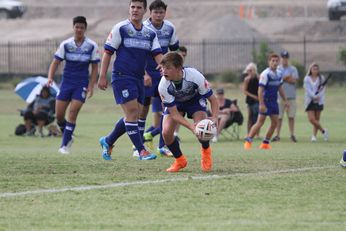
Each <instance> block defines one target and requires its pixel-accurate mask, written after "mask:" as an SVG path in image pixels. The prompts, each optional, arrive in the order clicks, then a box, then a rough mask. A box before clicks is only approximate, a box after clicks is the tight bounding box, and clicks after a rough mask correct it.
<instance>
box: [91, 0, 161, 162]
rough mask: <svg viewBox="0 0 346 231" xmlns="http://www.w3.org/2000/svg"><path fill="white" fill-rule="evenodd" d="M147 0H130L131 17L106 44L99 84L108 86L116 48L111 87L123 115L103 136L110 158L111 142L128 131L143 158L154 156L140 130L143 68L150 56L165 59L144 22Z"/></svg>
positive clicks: (102, 141)
mask: <svg viewBox="0 0 346 231" xmlns="http://www.w3.org/2000/svg"><path fill="white" fill-rule="evenodd" d="M146 8H147V1H146V0H131V1H130V6H129V14H130V16H129V19H127V20H124V21H122V22H119V23H118V24H116V25H115V26H114V27H113V29H112V31H111V33H110V34H109V36H108V38H107V41H106V43H105V45H104V49H105V52H104V54H103V57H102V62H101V72H100V78H99V81H98V87H99V88H100V89H101V90H105V89H106V88H107V85H108V81H107V77H106V73H107V69H108V66H109V63H110V60H111V56H112V55H113V53H114V52H116V59H115V61H114V64H113V71H112V88H113V93H114V98H115V101H116V103H117V104H120V105H121V108H122V110H123V112H124V115H125V116H124V118H121V119H120V120H119V121H118V122H117V123H116V125H115V127H114V129H113V131H112V132H111V133H110V134H109V135H108V136H105V137H101V138H100V144H101V147H102V149H103V151H102V156H103V158H104V159H105V160H111V159H112V158H111V152H112V146H113V144H114V143H115V142H116V140H117V139H118V138H119V137H120V136H122V135H123V134H124V133H125V132H127V135H128V136H129V137H130V139H131V141H132V143H133V145H134V146H135V147H136V149H137V151H138V152H139V159H140V160H152V159H155V158H156V155H154V154H152V153H149V152H148V151H147V150H146V149H145V147H144V145H143V140H142V136H141V135H140V132H139V125H138V118H139V113H140V111H141V109H142V107H143V103H144V78H143V76H144V70H145V67H146V65H147V60H149V57H151V56H152V57H154V59H155V61H156V62H157V63H160V61H161V59H162V54H161V53H162V51H161V47H160V44H159V41H158V39H157V35H156V33H155V32H154V31H153V30H151V29H150V28H148V27H146V26H144V25H143V23H142V20H143V16H144V14H145V12H146Z"/></svg>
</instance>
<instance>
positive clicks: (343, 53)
mask: <svg viewBox="0 0 346 231" xmlns="http://www.w3.org/2000/svg"><path fill="white" fill-rule="evenodd" d="M338 60H339V61H341V62H342V63H343V64H344V65H346V48H342V49H341V50H340V51H339V53H338Z"/></svg>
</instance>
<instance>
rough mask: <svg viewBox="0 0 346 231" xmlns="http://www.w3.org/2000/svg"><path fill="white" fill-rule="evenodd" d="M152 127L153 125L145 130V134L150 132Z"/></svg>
mask: <svg viewBox="0 0 346 231" xmlns="http://www.w3.org/2000/svg"><path fill="white" fill-rule="evenodd" d="M154 128H155V127H154V126H153V125H151V126H150V127H149V128H148V129H147V130H145V132H151V131H152V130H154Z"/></svg>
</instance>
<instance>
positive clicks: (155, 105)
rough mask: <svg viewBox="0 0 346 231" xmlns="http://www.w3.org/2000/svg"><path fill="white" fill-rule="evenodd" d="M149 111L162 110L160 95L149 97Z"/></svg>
mask: <svg viewBox="0 0 346 231" xmlns="http://www.w3.org/2000/svg"><path fill="white" fill-rule="evenodd" d="M151 111H152V112H162V111H163V108H162V101H161V98H160V97H153V98H151Z"/></svg>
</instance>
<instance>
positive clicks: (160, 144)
mask: <svg viewBox="0 0 346 231" xmlns="http://www.w3.org/2000/svg"><path fill="white" fill-rule="evenodd" d="M162 123H163V115H162V116H161V120H160V126H159V128H160V141H159V148H162V147H164V146H165V140H164V139H163V136H162ZM174 139H175V138H174Z"/></svg>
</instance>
